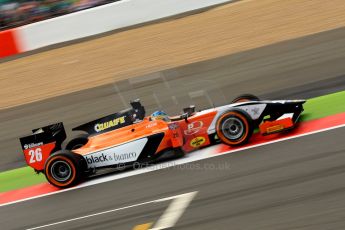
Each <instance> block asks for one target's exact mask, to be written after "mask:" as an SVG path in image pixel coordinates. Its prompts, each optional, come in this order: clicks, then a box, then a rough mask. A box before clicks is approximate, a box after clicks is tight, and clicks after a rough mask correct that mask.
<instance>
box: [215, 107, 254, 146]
mask: <svg viewBox="0 0 345 230" xmlns="http://www.w3.org/2000/svg"><path fill="white" fill-rule="evenodd" d="M216 130H217V136H218V137H219V139H220V140H221V141H222V142H223V143H225V144H227V145H231V146H237V145H243V144H245V143H247V142H248V140H249V139H250V137H251V136H252V134H253V130H254V125H253V121H252V119H251V118H250V116H249V115H248V114H247V113H246V112H245V111H242V110H239V109H231V110H229V111H227V112H225V113H223V114H222V115H221V116H220V117H219V118H218V120H217V123H216Z"/></svg>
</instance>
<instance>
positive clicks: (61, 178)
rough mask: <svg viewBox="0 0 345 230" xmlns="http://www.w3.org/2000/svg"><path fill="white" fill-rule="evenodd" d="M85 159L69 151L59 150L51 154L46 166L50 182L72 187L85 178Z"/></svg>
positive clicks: (45, 170)
mask: <svg viewBox="0 0 345 230" xmlns="http://www.w3.org/2000/svg"><path fill="white" fill-rule="evenodd" d="M85 167H86V162H85V159H84V158H83V157H82V156H80V155H77V154H74V153H72V152H69V151H59V152H57V153H54V154H53V155H51V156H50V157H49V158H48V159H47V161H46V163H45V166H44V174H45V176H46V178H47V180H48V182H49V183H50V184H52V185H54V186H56V187H59V188H68V187H71V186H73V185H75V184H77V183H78V182H80V181H81V179H82V178H83V172H84V171H85Z"/></svg>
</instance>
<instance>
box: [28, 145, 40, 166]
mask: <svg viewBox="0 0 345 230" xmlns="http://www.w3.org/2000/svg"><path fill="white" fill-rule="evenodd" d="M29 156H30V163H35V162H39V161H42V149H41V148H37V149H31V150H30V151H29Z"/></svg>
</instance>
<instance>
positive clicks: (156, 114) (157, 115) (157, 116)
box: [150, 111, 170, 121]
mask: <svg viewBox="0 0 345 230" xmlns="http://www.w3.org/2000/svg"><path fill="white" fill-rule="evenodd" d="M150 117H151V120H152V121H155V120H163V121H170V118H169V116H168V114H166V113H165V112H164V111H156V112H154V113H152V114H151V116H150Z"/></svg>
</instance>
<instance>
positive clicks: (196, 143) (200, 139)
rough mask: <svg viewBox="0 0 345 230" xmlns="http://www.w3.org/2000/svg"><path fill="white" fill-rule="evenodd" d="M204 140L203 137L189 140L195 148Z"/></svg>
mask: <svg viewBox="0 0 345 230" xmlns="http://www.w3.org/2000/svg"><path fill="white" fill-rule="evenodd" d="M205 142H206V139H205V137H196V138H194V139H192V140H191V141H190V146H192V147H193V148H197V147H199V146H201V145H203V144H204V143H205Z"/></svg>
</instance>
